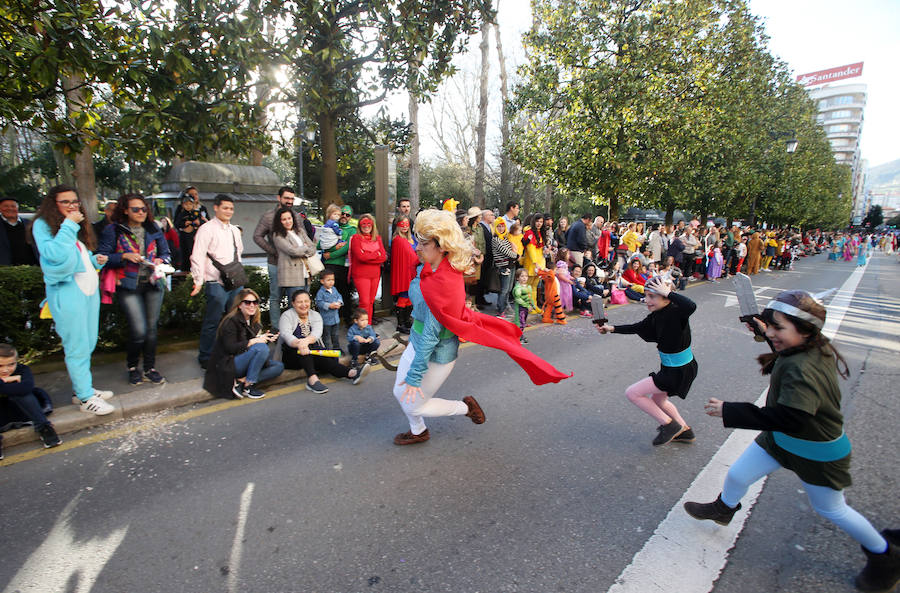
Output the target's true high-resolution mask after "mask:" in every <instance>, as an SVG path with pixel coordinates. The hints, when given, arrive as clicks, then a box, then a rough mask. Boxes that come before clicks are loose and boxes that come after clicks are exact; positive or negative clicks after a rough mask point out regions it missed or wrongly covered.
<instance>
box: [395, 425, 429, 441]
mask: <svg viewBox="0 0 900 593" xmlns="http://www.w3.org/2000/svg"><path fill="white" fill-rule="evenodd" d="M430 438H431V435H430V434H428V429H427V428H426V429H425V430H424V432H420V433H419V434H413V433H412V431H411V430H410V431H407V432H401V433H400V434H398V435H397V436H395V437H394V444H395V445H415V444H416V443H424V442H425V441H427V440H428V439H430Z"/></svg>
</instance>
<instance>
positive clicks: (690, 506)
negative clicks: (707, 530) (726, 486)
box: [684, 494, 741, 525]
mask: <svg viewBox="0 0 900 593" xmlns="http://www.w3.org/2000/svg"><path fill="white" fill-rule="evenodd" d="M740 509H741V503H738V505H737V506H736V507H734V508H731V507H729V506H728V505H727V504H725V503H724V502H722V495H721V494H720V495H719V496H717V497H716V499H715V500H714V501H713V502H707V503H702V502H686V503H684V510H685V511H687V514H688V515H690V516H691V517H693V518H694V519H700V520H701V521H702V520H704V519H709V520H710V521H715V522H716V523H718V524H719V525H728V524H729V523H731V518H732V517H734V514H735V513H736V512H738V511H739V510H740Z"/></svg>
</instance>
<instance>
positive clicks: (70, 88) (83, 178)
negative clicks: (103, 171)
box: [62, 75, 99, 222]
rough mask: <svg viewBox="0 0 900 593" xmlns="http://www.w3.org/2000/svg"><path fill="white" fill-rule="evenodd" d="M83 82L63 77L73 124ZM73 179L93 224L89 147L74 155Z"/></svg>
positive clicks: (94, 199) (94, 191)
mask: <svg viewBox="0 0 900 593" xmlns="http://www.w3.org/2000/svg"><path fill="white" fill-rule="evenodd" d="M82 82H83V80H82V79H81V77H79V76H77V75H74V76H67V77H63V79H62V84H63V91H64V92H65V97H66V112H67V114H68V117H69V120H70V121H72V122H74V120H75V116H76V115H77V114H78V112H79V111H81V108H82V105H83V100H82V95H81V89H80V85H81V84H82ZM85 140H86V139H85V138H84V136H83V135H81V141H82V142H85ZM73 176H74V178H75V188H76V189H77V190H78V197H79V199H81V201H82V203H83V204H84V211H85V214H86V216H87V218H88V221H90V222H94V221H95V220H97V218H98V216H99V211H98V209H97V181H96V178H95V177H94V158H93V153H92V151H91V147H90V146H89V145H88V144H87V143H85V145H84V148H82V149H81V151H79V152H77V153H76V154H75V166H74V171H73Z"/></svg>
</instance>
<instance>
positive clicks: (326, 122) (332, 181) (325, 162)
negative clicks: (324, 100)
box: [318, 113, 344, 212]
mask: <svg viewBox="0 0 900 593" xmlns="http://www.w3.org/2000/svg"><path fill="white" fill-rule="evenodd" d="M318 120H319V138H320V140H321V142H322V193H321V194H320V195H319V207H320V208H321V209H322V211H323V212H324V211H325V208H327V207H328V204H332V203H333V204H337V205H338V206H341V205H343V203H344V202H343V201H342V200H341V196H340V194H339V193H338V185H337V144H336V142H335V138H334V116H333V115H331V114H330V113H320V114H319V116H318Z"/></svg>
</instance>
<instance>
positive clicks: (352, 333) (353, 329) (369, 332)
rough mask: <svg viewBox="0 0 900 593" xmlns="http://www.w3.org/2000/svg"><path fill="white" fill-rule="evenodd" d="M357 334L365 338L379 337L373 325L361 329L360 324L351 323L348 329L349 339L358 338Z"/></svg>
mask: <svg viewBox="0 0 900 593" xmlns="http://www.w3.org/2000/svg"><path fill="white" fill-rule="evenodd" d="M356 336H361V337H363V338H378V336H377V335H375V330H374V329H372V326H371V325H367V326H366V328H365V329H359V326H358V325H356V324H355V323H351V324H350V329H348V330H347V341H348V342H352V341H353V340H355V339H356Z"/></svg>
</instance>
